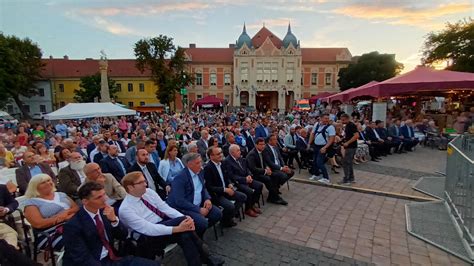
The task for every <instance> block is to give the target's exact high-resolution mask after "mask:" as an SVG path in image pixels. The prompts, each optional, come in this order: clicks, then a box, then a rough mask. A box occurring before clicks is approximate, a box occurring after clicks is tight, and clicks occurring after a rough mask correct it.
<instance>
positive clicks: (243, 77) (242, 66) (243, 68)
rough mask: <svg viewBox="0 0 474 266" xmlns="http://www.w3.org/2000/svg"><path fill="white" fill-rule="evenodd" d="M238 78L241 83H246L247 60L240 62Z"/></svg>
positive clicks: (247, 77) (247, 73) (247, 78)
mask: <svg viewBox="0 0 474 266" xmlns="http://www.w3.org/2000/svg"><path fill="white" fill-rule="evenodd" d="M240 79H241V80H242V83H247V82H248V81H249V64H248V62H242V63H240Z"/></svg>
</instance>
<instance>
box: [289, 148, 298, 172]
mask: <svg viewBox="0 0 474 266" xmlns="http://www.w3.org/2000/svg"><path fill="white" fill-rule="evenodd" d="M287 154H288V165H293V160H294V159H296V163H297V164H298V167H299V168H301V161H300V157H299V156H298V151H297V150H293V149H288V151H287Z"/></svg>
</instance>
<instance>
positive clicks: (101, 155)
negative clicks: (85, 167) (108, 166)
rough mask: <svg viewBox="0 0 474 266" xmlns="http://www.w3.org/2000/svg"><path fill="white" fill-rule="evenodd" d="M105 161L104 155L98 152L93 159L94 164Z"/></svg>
mask: <svg viewBox="0 0 474 266" xmlns="http://www.w3.org/2000/svg"><path fill="white" fill-rule="evenodd" d="M107 157H108V156H107ZM103 159H104V155H103V154H102V152H98V153H97V154H96V155H94V158H92V162H94V163H100V161H102V160H103Z"/></svg>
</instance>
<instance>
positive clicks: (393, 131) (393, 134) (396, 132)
mask: <svg viewBox="0 0 474 266" xmlns="http://www.w3.org/2000/svg"><path fill="white" fill-rule="evenodd" d="M388 136H389V137H390V138H392V141H393V142H394V143H398V146H397V147H396V148H395V152H396V153H404V152H405V151H403V141H402V140H403V136H402V135H401V133H400V119H398V118H397V119H395V120H394V121H393V125H391V126H390V127H389V128H388Z"/></svg>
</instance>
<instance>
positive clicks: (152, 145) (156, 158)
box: [145, 139, 160, 168]
mask: <svg viewBox="0 0 474 266" xmlns="http://www.w3.org/2000/svg"><path fill="white" fill-rule="evenodd" d="M145 150H146V151H147V152H148V157H150V163H153V164H155V166H156V168H158V167H159V165H160V155H159V154H158V152H157V151H156V141H154V140H151V139H149V140H147V141H146V142H145Z"/></svg>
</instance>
